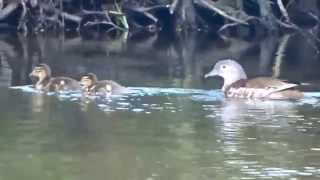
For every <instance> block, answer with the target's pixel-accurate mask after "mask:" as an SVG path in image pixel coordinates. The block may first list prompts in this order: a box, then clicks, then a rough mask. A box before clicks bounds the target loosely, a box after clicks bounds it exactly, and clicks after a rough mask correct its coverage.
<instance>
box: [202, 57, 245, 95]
mask: <svg viewBox="0 0 320 180" xmlns="http://www.w3.org/2000/svg"><path fill="white" fill-rule="evenodd" d="M212 76H220V77H222V78H223V80H224V82H223V87H222V90H223V91H225V90H226V88H227V87H228V86H230V85H231V84H233V83H235V82H237V81H238V80H240V79H247V75H246V73H245V72H244V70H243V68H242V67H241V65H240V64H239V63H237V62H236V61H235V60H232V59H226V60H221V61H219V62H217V63H216V64H215V65H214V67H213V69H212V70H211V71H210V72H208V73H207V74H205V75H204V77H205V78H208V77H212Z"/></svg>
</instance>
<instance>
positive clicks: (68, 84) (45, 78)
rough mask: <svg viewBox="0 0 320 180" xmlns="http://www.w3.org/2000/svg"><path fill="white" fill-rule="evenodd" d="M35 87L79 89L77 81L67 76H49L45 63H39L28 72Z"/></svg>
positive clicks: (41, 88)
mask: <svg viewBox="0 0 320 180" xmlns="http://www.w3.org/2000/svg"><path fill="white" fill-rule="evenodd" d="M29 76H30V78H31V79H32V80H33V84H34V87H35V89H37V90H41V91H56V92H57V91H74V90H80V84H79V82H78V81H76V80H74V79H72V78H69V77H62V76H61V77H51V69H50V67H49V66H48V65H47V64H39V65H37V66H36V67H34V68H33V70H32V72H31V73H30V74H29Z"/></svg>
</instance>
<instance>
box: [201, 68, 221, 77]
mask: <svg viewBox="0 0 320 180" xmlns="http://www.w3.org/2000/svg"><path fill="white" fill-rule="evenodd" d="M218 75H219V74H218V72H217V70H216V69H213V70H212V71H210V72H208V73H207V74H205V75H204V78H208V77H212V76H218Z"/></svg>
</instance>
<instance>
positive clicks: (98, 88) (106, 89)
mask: <svg viewBox="0 0 320 180" xmlns="http://www.w3.org/2000/svg"><path fill="white" fill-rule="evenodd" d="M80 85H81V86H82V91H83V92H84V93H85V95H91V96H92V95H93V96H95V95H98V96H99V95H104V96H106V97H109V96H111V95H113V94H120V93H123V92H125V91H126V90H127V88H126V87H124V86H122V85H120V84H118V83H117V82H114V81H111V80H102V81H98V78H97V76H96V75H95V74H94V73H88V74H86V75H84V76H82V77H81V80H80Z"/></svg>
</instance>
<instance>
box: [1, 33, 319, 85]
mask: <svg viewBox="0 0 320 180" xmlns="http://www.w3.org/2000/svg"><path fill="white" fill-rule="evenodd" d="M171 38H173V39H171V40H168V39H167V40H166V36H164V35H162V34H155V35H150V36H143V37H139V36H132V37H128V35H127V34H120V35H119V36H117V37H115V38H110V37H107V38H105V39H102V40H100V41H94V40H85V39H81V38H80V37H78V36H76V37H73V36H67V37H65V36H54V35H52V36H50V35H47V36H43V35H36V36H33V37H28V38H26V37H23V36H20V35H16V36H2V37H0V44H1V45H0V51H1V60H2V62H7V63H2V64H8V66H9V68H8V67H7V66H5V65H4V66H2V68H1V69H3V70H2V71H8V69H9V70H11V71H12V73H11V85H13V86H15V85H23V84H29V83H30V80H29V78H28V76H27V74H28V73H29V72H30V71H31V69H32V66H34V65H35V64H37V63H40V62H45V63H48V64H49V65H50V66H52V69H53V74H54V75H59V76H60V75H65V76H71V77H74V78H76V79H79V76H80V75H82V74H83V73H85V72H90V71H94V72H95V73H97V75H98V76H99V78H101V79H114V80H118V81H121V82H124V83H126V84H128V85H129V86H131V85H132V86H137V84H138V86H144V85H146V86H162V87H163V86H169V87H184V88H202V87H203V83H202V82H203V80H202V76H203V74H204V73H205V72H206V71H207V69H209V68H210V66H212V65H213V64H214V63H215V62H216V61H218V60H219V59H222V58H235V59H238V60H239V61H240V62H241V64H243V65H244V67H245V69H246V71H248V74H249V76H256V75H274V76H279V75H280V77H279V78H285V79H289V80H293V81H302V82H304V81H313V80H316V79H317V78H316V77H318V76H319V71H317V70H316V67H317V66H319V64H320V62H319V61H317V54H316V52H314V48H311V47H310V46H311V45H310V43H309V42H307V40H305V39H303V37H300V36H298V35H291V36H290V35H286V36H284V37H283V38H280V39H279V38H277V37H270V38H266V39H264V40H261V41H255V42H249V41H246V40H241V39H232V38H230V39H222V38H220V37H218V36H213V35H209V34H196V33H193V34H189V35H188V36H185V35H181V36H176V37H171ZM297 42H299V43H297ZM300 46H301V47H300ZM306 47H309V48H306ZM294 49H301V51H295V50H294ZM303 49H307V50H306V51H308V53H304V52H303ZM302 65H303V66H304V67H308V68H303V69H302V68H299V67H301V66H302ZM256 67H258V68H256ZM272 67H273V68H272ZM306 69H308V70H306ZM293 70H294V71H296V70H299V72H300V73H298V74H297V73H292V72H293ZM141 77H144V78H143V79H142V78H141ZM159 80H160V81H159ZM160 82H162V83H160ZM217 87H218V86H215V88H217Z"/></svg>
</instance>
